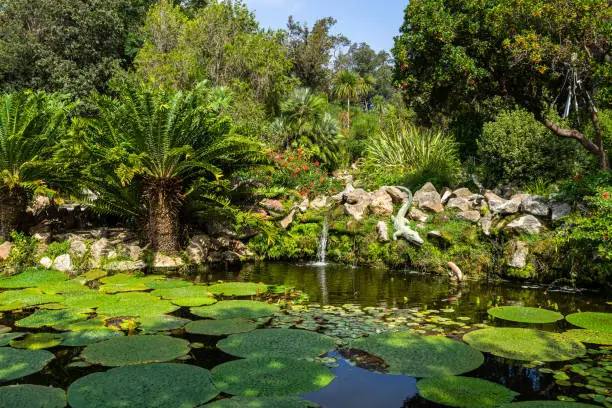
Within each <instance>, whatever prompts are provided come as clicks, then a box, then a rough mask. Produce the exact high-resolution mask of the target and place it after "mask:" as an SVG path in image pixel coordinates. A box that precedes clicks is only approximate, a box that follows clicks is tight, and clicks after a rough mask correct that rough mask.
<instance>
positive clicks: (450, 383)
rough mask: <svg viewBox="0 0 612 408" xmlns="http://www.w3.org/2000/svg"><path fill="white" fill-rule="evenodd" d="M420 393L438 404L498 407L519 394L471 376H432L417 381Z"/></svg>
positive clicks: (462, 407) (475, 407)
mask: <svg viewBox="0 0 612 408" xmlns="http://www.w3.org/2000/svg"><path fill="white" fill-rule="evenodd" d="M417 388H418V389H419V395H420V396H422V397H423V398H425V399H427V400H430V401H433V402H435V403H437V404H441V405H448V406H450V407H459V408H485V407H498V406H499V405H500V404H503V403H506V402H510V401H512V400H513V399H514V397H516V396H517V395H519V393H518V392H514V391H512V390H510V389H508V388H506V387H504V386H502V385H499V384H496V383H493V382H490V381H485V380H481V379H478V378H470V377H457V376H447V377H431V378H425V379H422V380H419V381H418V382H417Z"/></svg>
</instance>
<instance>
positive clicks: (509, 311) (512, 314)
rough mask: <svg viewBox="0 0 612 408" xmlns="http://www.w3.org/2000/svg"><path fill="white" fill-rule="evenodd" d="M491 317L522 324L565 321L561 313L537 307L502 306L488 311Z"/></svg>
mask: <svg viewBox="0 0 612 408" xmlns="http://www.w3.org/2000/svg"><path fill="white" fill-rule="evenodd" d="M487 312H488V313H489V315H491V316H493V317H496V318H498V319H503V320H509V321H512V322H521V323H554V322H556V321H558V320H561V319H563V315H562V314H561V313H559V312H555V311H553V310H546V309H538V308H536V307H525V306H500V307H493V308H491V309H489V310H487Z"/></svg>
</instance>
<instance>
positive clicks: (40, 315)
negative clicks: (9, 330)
mask: <svg viewBox="0 0 612 408" xmlns="http://www.w3.org/2000/svg"><path fill="white" fill-rule="evenodd" d="M83 320H87V315H86V314H84V313H80V311H75V310H72V309H60V310H38V311H36V312H34V313H32V314H31V315H30V316H28V317H26V318H24V319H21V320H17V321H16V322H15V325H16V326H19V327H43V326H49V327H53V328H55V329H58V330H65V329H66V327H67V326H68V325H70V324H71V323H76V322H80V321H83Z"/></svg>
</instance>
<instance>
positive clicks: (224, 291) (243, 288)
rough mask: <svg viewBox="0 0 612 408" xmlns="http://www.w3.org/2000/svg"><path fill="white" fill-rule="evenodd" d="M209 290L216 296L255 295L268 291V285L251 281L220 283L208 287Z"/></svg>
mask: <svg viewBox="0 0 612 408" xmlns="http://www.w3.org/2000/svg"><path fill="white" fill-rule="evenodd" d="M208 291H209V292H210V293H212V294H214V295H216V296H237V297H241V296H255V295H257V294H263V293H266V292H267V291H268V285H264V284H259V283H251V282H227V283H218V284H216V285H211V286H209V287H208Z"/></svg>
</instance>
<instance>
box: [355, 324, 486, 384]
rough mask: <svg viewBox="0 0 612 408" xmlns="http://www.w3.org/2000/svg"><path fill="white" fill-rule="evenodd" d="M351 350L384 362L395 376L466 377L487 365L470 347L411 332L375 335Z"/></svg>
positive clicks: (361, 341) (360, 341) (359, 342)
mask: <svg viewBox="0 0 612 408" xmlns="http://www.w3.org/2000/svg"><path fill="white" fill-rule="evenodd" d="M350 347H351V348H353V349H359V350H363V351H366V352H368V353H370V354H373V355H375V356H378V357H380V358H382V359H383V360H385V362H386V363H387V364H388V365H389V368H388V369H389V372H390V373H391V374H404V375H408V376H411V377H435V376H447V375H458V374H463V373H467V372H469V371H472V370H475V369H476V368H478V367H480V365H481V364H482V363H483V362H484V356H483V355H482V353H481V352H479V351H478V350H475V349H473V348H472V347H469V346H468V345H467V344H464V343H461V342H459V341H455V340H451V339H449V338H446V337H440V336H417V335H414V334H412V333H410V332H398V333H384V334H374V335H371V336H368V337H363V338H360V339H357V340H355V341H354V342H353V343H351V345H350Z"/></svg>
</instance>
